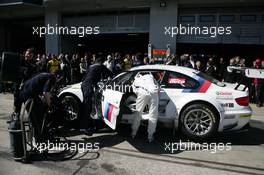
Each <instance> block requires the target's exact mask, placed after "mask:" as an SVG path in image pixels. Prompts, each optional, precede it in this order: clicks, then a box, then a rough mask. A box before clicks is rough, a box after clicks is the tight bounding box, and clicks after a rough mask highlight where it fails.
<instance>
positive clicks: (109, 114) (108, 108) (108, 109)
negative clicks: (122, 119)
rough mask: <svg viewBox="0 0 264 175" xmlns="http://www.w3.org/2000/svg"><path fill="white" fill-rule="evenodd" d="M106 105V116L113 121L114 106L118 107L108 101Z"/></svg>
mask: <svg viewBox="0 0 264 175" xmlns="http://www.w3.org/2000/svg"><path fill="white" fill-rule="evenodd" d="M105 105H106V106H105V110H104V118H106V119H107V120H108V121H109V122H111V119H112V113H113V110H114V108H116V107H115V106H114V105H112V104H110V103H108V102H107V103H106V104H105Z"/></svg>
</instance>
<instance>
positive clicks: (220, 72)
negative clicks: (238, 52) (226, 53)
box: [217, 57, 226, 81]
mask: <svg viewBox="0 0 264 175" xmlns="http://www.w3.org/2000/svg"><path fill="white" fill-rule="evenodd" d="M225 70H226V65H225V61H224V58H223V57H221V58H220V60H219V64H218V66H217V78H218V80H220V81H222V80H223V79H224V74H225Z"/></svg>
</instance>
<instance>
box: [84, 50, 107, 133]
mask: <svg viewBox="0 0 264 175" xmlns="http://www.w3.org/2000/svg"><path fill="white" fill-rule="evenodd" d="M104 61H105V59H104V58H103V57H102V56H101V55H99V57H98V58H97V59H96V60H95V64H93V65H91V66H90V67H89V69H88V70H87V73H86V75H85V77H84V80H83V82H82V85H81V89H82V93H83V104H82V109H83V114H82V115H81V117H80V131H81V132H83V133H84V134H86V135H92V133H93V132H94V130H95V124H94V121H93V119H92V118H91V112H92V106H93V100H92V99H93V97H94V89H96V88H98V87H97V83H98V82H99V81H100V80H102V78H103V77H106V78H107V77H110V76H112V72H111V71H110V70H109V69H107V68H106V67H105V66H104V65H103V63H104Z"/></svg>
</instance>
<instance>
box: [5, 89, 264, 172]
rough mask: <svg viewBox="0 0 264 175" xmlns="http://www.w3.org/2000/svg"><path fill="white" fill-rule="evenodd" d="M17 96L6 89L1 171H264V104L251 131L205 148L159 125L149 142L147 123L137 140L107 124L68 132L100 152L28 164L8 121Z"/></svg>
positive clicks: (218, 139)
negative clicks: (12, 141)
mask: <svg viewBox="0 0 264 175" xmlns="http://www.w3.org/2000/svg"><path fill="white" fill-rule="evenodd" d="M12 99H13V98H12V95H11V94H5V95H3V94H0V175H2V174H3V175H4V174H5V175H16V174H19V175H31V174H36V175H40V174H41V175H45V174H47V175H51V174H53V175H57V174H69V175H75V174H86V175H87V174H184V175H185V174H186V175H188V174H210V175H211V174H214V175H218V174H252V175H258V174H264V115H263V113H264V108H256V107H255V106H254V105H252V108H253V111H254V114H253V117H252V119H251V122H250V126H251V127H250V129H249V130H248V131H244V132H236V133H228V134H220V135H218V136H216V137H215V138H214V139H212V140H210V141H208V142H207V143H201V144H202V145H203V147H202V148H203V149H200V150H199V149H196V150H194V148H195V147H191V148H192V149H193V150H190V149H189V150H182V151H180V150H176V148H177V146H178V145H179V143H180V142H183V143H185V144H187V143H190V142H188V140H187V139H186V138H184V137H182V136H181V135H180V134H176V136H175V138H172V132H171V130H169V129H158V131H157V137H156V141H155V142H154V143H153V144H148V143H146V128H145V127H142V128H141V129H140V131H139V132H140V134H139V137H137V138H136V139H135V140H132V139H130V137H129V126H123V127H122V129H121V130H120V133H119V134H117V133H116V132H113V131H111V130H109V129H104V130H101V131H100V132H98V133H97V134H94V135H93V136H92V137H88V136H85V135H80V134H78V133H75V132H74V131H72V132H70V131H65V132H64V133H63V134H64V135H66V137H67V139H68V140H71V141H73V143H79V144H80V143H82V144H84V143H85V144H90V145H92V146H93V148H94V149H95V148H97V147H96V146H99V147H100V149H99V151H96V150H93V151H91V152H88V151H84V152H83V151H80V150H79V153H78V154H76V155H75V156H74V157H73V158H72V159H70V160H66V161H55V160H53V159H52V160H50V159H51V157H49V158H44V157H43V156H42V157H41V156H34V158H33V161H32V162H31V163H29V164H23V163H21V162H16V161H14V160H13V158H12V154H11V153H10V149H9V133H8V131H7V127H8V125H7V124H6V121H7V120H8V119H9V115H10V113H11V112H12ZM97 143H98V144H99V145H96V144H97ZM177 144H178V145H177ZM215 144H217V145H218V147H217V148H218V149H216V147H214V146H215ZM208 145H209V146H213V147H211V150H206V148H208ZM89 148H90V147H89ZM89 148H88V149H89ZM169 148H170V150H169ZM172 148H175V150H173V151H172ZM230 148H231V150H230ZM54 157H56V158H57V157H58V155H57V156H52V158H54Z"/></svg>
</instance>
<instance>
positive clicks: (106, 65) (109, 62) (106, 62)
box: [104, 55, 114, 72]
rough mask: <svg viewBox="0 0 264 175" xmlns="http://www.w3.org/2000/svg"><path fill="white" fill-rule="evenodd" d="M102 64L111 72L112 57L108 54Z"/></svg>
mask: <svg viewBox="0 0 264 175" xmlns="http://www.w3.org/2000/svg"><path fill="white" fill-rule="evenodd" d="M104 66H105V67H107V69H109V70H110V71H111V72H113V69H114V59H113V57H112V56H111V55H108V56H107V58H106V61H105V62H104Z"/></svg>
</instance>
